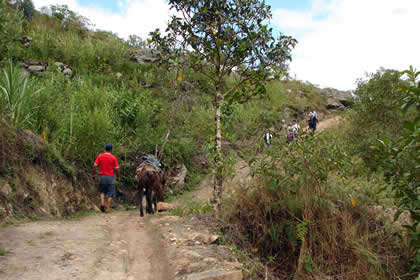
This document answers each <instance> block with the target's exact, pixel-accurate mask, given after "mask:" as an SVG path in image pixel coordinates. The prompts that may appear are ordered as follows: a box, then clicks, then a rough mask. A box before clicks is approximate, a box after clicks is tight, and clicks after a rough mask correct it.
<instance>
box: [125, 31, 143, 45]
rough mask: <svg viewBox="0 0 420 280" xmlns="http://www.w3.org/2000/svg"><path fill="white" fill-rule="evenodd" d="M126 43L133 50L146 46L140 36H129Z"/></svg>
mask: <svg viewBox="0 0 420 280" xmlns="http://www.w3.org/2000/svg"><path fill="white" fill-rule="evenodd" d="M126 42H127V44H128V45H129V46H130V47H135V48H142V47H144V46H145V45H146V41H144V40H143V39H142V38H141V37H140V36H138V35H134V34H132V35H129V36H128V40H127V41H126Z"/></svg>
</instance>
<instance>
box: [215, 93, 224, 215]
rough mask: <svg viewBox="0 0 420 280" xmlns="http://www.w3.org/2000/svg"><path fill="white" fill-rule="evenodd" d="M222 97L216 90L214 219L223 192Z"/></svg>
mask: <svg viewBox="0 0 420 280" xmlns="http://www.w3.org/2000/svg"><path fill="white" fill-rule="evenodd" d="M222 102H223V95H222V94H221V93H220V90H216V100H215V106H216V138H215V141H216V154H215V158H214V161H215V172H214V175H215V176H214V193H213V199H214V210H215V214H216V217H217V216H219V215H220V213H221V206H222V205H221V196H222V192H223V170H222V169H223V166H222V127H221V122H220V121H221V114H222V113H221V107H222Z"/></svg>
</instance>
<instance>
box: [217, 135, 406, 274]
mask: <svg viewBox="0 0 420 280" xmlns="http://www.w3.org/2000/svg"><path fill="white" fill-rule="evenodd" d="M283 145H284V144H283V142H282V143H280V142H274V143H273V144H272V146H271V149H269V150H267V156H266V157H265V158H263V159H258V160H255V161H254V162H251V164H253V165H254V166H255V169H254V172H252V173H253V174H254V183H253V184H252V185H250V186H249V187H243V186H237V187H236V188H235V189H234V191H233V193H235V196H232V197H227V198H226V200H225V203H224V209H225V210H226V213H225V217H224V218H225V219H226V220H225V222H227V223H231V224H233V225H234V226H233V228H236V229H237V231H233V232H232V233H231V237H230V238H232V239H233V240H235V241H236V243H237V244H240V245H241V246H244V247H250V248H258V255H259V256H260V257H263V258H265V259H268V258H273V259H274V261H273V262H274V263H281V264H282V270H283V272H284V271H287V273H288V274H289V275H290V274H293V273H294V274H295V278H296V277H297V276H296V275H300V276H302V277H303V275H305V274H307V273H311V275H323V278H326V277H327V276H328V275H336V274H337V273H340V275H342V276H343V279H352V278H351V277H350V276H349V277H350V278H347V276H344V275H347V274H346V272H347V273H349V275H350V272H352V273H354V274H352V275H353V276H352V277H354V275H364V277H383V276H384V275H388V276H387V277H389V278H392V277H393V276H396V275H399V273H401V272H404V271H407V265H406V259H407V256H408V255H409V251H408V250H407V248H406V247H405V248H404V246H402V245H401V244H400V245H399V246H400V247H399V248H401V250H399V249H397V252H398V253H397V252H396V251H394V250H396V248H398V247H397V245H395V244H397V243H399V242H400V238H401V236H400V237H398V236H396V235H395V232H394V231H387V230H386V229H385V228H384V227H382V228H380V229H379V228H377V227H376V226H375V229H373V227H374V226H373V225H377V222H375V221H376V219H375V217H374V215H373V214H372V212H371V211H370V210H369V207H370V205H377V204H378V203H379V201H380V200H381V198H379V197H377V192H379V189H380V188H381V187H383V186H384V179H383V177H381V176H380V174H378V175H372V174H370V173H369V172H368V171H365V172H361V171H360V170H363V169H365V166H364V163H363V161H360V159H358V158H354V157H349V154H348V151H347V148H348V147H347V145H346V142H344V141H343V139H342V135H341V134H339V133H337V134H335V133H327V134H321V135H312V134H311V133H303V134H302V135H301V139H300V141H299V142H294V143H292V144H290V145H288V147H284V146H283ZM354 165H355V166H354ZM357 165H360V167H359V166H357ZM372 231H374V233H372ZM385 240H387V241H385ZM355 244H357V248H360V250H355V249H354V248H355V246H356V245H355ZM367 252H368V253H367ZM344 255H345V256H346V257H345V258H342V257H343V256H344ZM378 255H380V256H381V258H377V257H376V256H378ZM385 256H397V257H396V258H395V259H393V264H392V265H389V263H387V262H386V257H385ZM369 258H371V259H373V258H374V259H375V262H369V261H368V259H369ZM389 275H393V276H389Z"/></svg>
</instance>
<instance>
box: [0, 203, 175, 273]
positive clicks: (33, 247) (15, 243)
mask: <svg viewBox="0 0 420 280" xmlns="http://www.w3.org/2000/svg"><path fill="white" fill-rule="evenodd" d="M0 246H1V247H2V248H5V249H6V250H7V253H6V255H5V256H3V257H0V278H1V279H8V280H9V279H10V280H12V279H13V280H14V279H16V280H17V279H20V280H24V279H31V280H36V279H98V280H99V279H121V280H131V279H133V280H134V279H139V280H140V279H144V280H147V279H162V280H166V279H174V275H173V272H172V271H171V269H170V265H169V262H168V259H167V257H166V256H167V254H166V251H165V246H164V244H163V243H162V239H161V236H160V232H159V228H156V227H154V226H152V225H151V224H150V217H146V218H144V219H140V218H139V215H138V213H137V211H136V212H114V213H112V214H111V215H105V214H98V215H95V216H90V217H87V218H84V219H82V220H80V221H48V222H47V221H43V222H33V223H27V224H22V225H20V226H12V227H7V228H4V229H1V230H0Z"/></svg>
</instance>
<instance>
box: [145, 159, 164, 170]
mask: <svg viewBox="0 0 420 280" xmlns="http://www.w3.org/2000/svg"><path fill="white" fill-rule="evenodd" d="M141 159H142V160H143V162H148V163H151V164H153V166H154V167H155V168H156V170H158V171H159V172H162V169H161V166H162V165H161V164H160V162H159V161H158V160H157V159H155V157H154V156H144V157H142V158H141Z"/></svg>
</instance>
